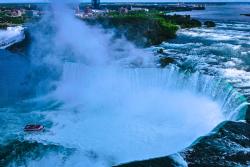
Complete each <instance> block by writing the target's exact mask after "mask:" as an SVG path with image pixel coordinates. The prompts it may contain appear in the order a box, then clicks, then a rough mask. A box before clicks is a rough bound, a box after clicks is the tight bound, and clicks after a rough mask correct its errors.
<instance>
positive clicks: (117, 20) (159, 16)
mask: <svg viewBox="0 0 250 167" xmlns="http://www.w3.org/2000/svg"><path fill="white" fill-rule="evenodd" d="M85 21H87V23H89V24H101V25H102V26H103V27H104V28H107V29H111V28H115V29H116V30H117V31H115V33H116V36H125V37H126V38H127V39H128V40H130V41H132V42H134V43H135V44H136V45H137V46H143V47H147V46H152V45H158V44H161V43H162V42H163V41H166V40H168V39H172V38H175V37H176V32H177V30H178V29H179V26H180V27H183V28H190V27H197V26H201V23H200V22H199V21H197V20H193V19H191V18H190V17H189V16H180V15H174V16H166V15H165V14H163V13H161V12H159V11H150V12H143V11H136V12H129V13H127V14H120V13H118V12H114V13H109V15H108V16H102V17H98V18H96V19H85Z"/></svg>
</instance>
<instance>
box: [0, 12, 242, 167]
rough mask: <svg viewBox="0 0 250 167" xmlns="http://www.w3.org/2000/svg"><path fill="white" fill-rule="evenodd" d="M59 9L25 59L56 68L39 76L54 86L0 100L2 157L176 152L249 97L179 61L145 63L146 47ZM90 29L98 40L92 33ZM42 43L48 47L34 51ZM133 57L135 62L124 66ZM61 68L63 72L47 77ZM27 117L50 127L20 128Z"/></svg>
mask: <svg viewBox="0 0 250 167" xmlns="http://www.w3.org/2000/svg"><path fill="white" fill-rule="evenodd" d="M57 10H58V11H57V12H55V13H56V16H55V17H59V18H57V20H56V21H57V22H56V24H57V25H56V28H55V30H57V31H58V32H57V33H56V35H55V36H53V40H52V39H49V40H48V39H47V36H46V37H44V36H42V37H44V38H41V35H43V33H44V32H43V31H42V30H43V29H42V28H41V29H39V30H40V31H41V33H40V34H39V35H38V36H37V39H36V40H37V41H38V42H37V43H36V44H37V45H36V47H34V46H33V49H32V51H31V52H32V55H31V57H32V58H31V59H32V60H31V61H30V62H31V63H33V64H35V65H36V66H35V67H37V66H42V67H44V68H47V67H48V66H49V65H52V66H53V68H55V69H56V68H59V70H58V71H56V72H55V71H53V70H49V72H47V73H46V75H48V76H40V77H41V78H40V79H41V80H44V81H45V82H43V84H44V83H45V84H49V85H50V83H51V82H53V85H55V87H54V89H49V90H50V92H49V94H47V95H45V96H43V97H34V99H30V100H26V101H21V102H20V103H18V104H16V105H13V106H10V107H6V108H1V110H0V111H1V112H0V114H1V117H0V121H1V122H3V124H1V125H0V130H1V131H0V132H1V136H3V138H2V139H1V140H0V144H1V145H3V147H1V149H2V150H3V152H4V151H6V152H7V153H6V152H4V153H6V154H4V156H5V159H6V161H4V163H5V164H7V165H9V166H24V165H25V166H36V167H37V166H52V165H53V166H84V167H88V166H89V167H93V166H95V167H110V166H112V165H116V164H118V163H123V162H127V161H133V160H140V159H146V158H152V157H156V156H165V155H167V154H171V153H175V152H177V151H179V150H181V149H183V148H185V147H187V146H188V145H190V144H191V143H192V142H193V141H194V140H195V139H197V138H198V137H200V136H202V135H205V134H207V133H209V131H210V130H211V129H212V128H214V127H215V126H216V125H217V124H218V123H220V122H221V121H223V120H226V119H227V120H238V119H242V117H243V116H242V113H244V112H245V110H246V106H247V102H246V99H245V98H244V96H242V95H241V94H240V93H239V92H237V91H236V90H235V89H234V88H233V87H232V86H231V85H230V84H228V83H226V82H225V81H224V80H223V79H221V78H219V77H217V76H209V75H204V74H201V73H199V72H196V73H193V74H191V73H186V72H184V71H182V69H179V68H178V67H176V66H168V67H167V68H165V69H159V68H144V67H148V64H150V67H152V64H154V62H153V60H154V58H152V55H148V54H146V53H148V52H144V50H141V49H137V48H135V47H134V46H133V45H131V44H128V42H127V41H123V40H121V41H120V42H119V41H118V42H117V41H116V42H117V43H116V42H113V43H115V44H112V42H110V41H111V40H110V35H107V34H104V33H103V32H102V31H100V30H99V29H94V28H93V27H92V28H91V27H88V26H87V25H85V24H82V23H81V22H80V21H79V20H77V21H76V20H75V18H74V19H72V18H71V15H66V17H63V16H64V14H62V13H63V12H61V11H60V9H57ZM60 14H61V15H60ZM57 15H58V16H57ZM65 22H66V23H69V24H67V25H65ZM46 23H47V22H46ZM43 25H46V24H43ZM72 27H74V28H75V29H74V31H72V33H69V32H71V28H72ZM39 28H40V27H39ZM93 31H94V32H95V34H97V37H99V40H96V39H94V38H91V37H92V34H91V33H90V32H93ZM45 32H47V30H46V31H45ZM69 34H70V35H69ZM89 34H91V35H89ZM85 35H86V39H84V40H83V41H82V40H81V39H79V37H81V36H85ZM48 37H50V35H48ZM54 40H55V41H56V40H57V41H58V43H56V44H55V42H53V41H54ZM88 40H89V41H88ZM51 41H52V42H51ZM100 41H101V42H100ZM88 42H89V43H88ZM46 43H48V44H46ZM41 45H42V46H43V47H44V48H45V49H44V50H41V51H40V50H39V51H40V52H38V48H39V49H40V47H41ZM82 45H84V46H83V47H82ZM173 45H174V44H173ZM173 45H171V46H173ZM192 45H193V44H192ZM198 45H199V44H198ZM93 46H94V48H93ZM96 48H97V49H96ZM107 48H108V49H107ZM121 48H122V49H121ZM93 49H95V50H93ZM98 49H99V50H100V51H99V50H98ZM184 49H185V48H184ZM186 49H187V50H188V49H189V48H186ZM120 50H122V51H120ZM64 51H67V52H65V53H67V54H66V55H65V53H64ZM172 51H175V50H174V49H173V48H172ZM34 53H35V54H34ZM68 53H70V54H68ZM138 55H139V56H138ZM142 55H143V56H142ZM176 55H177V56H180V55H178V54H176ZM60 56H62V57H60ZM138 57H139V62H140V63H137V62H138V61H137V60H138ZM180 57H181V56H180ZM145 59H146V60H147V61H143V60H145ZM65 60H68V61H72V62H73V63H72V62H71V63H69V62H65ZM86 60H87V61H86ZM135 62H136V63H135ZM143 62H149V63H146V64H147V65H145V64H143ZM106 63H107V64H108V65H107V64H106ZM131 63H132V64H134V65H135V66H138V68H125V67H129V64H131ZM33 64H32V65H33ZM44 64H45V65H44ZM124 66H125V67H124ZM35 67H33V68H35ZM61 67H62V69H60V68H61ZM139 67H140V68H139ZM53 68H52V69H53ZM38 71H39V70H38ZM61 71H62V76H61V78H60V79H58V78H57V77H51V76H53V75H55V74H54V73H56V75H57V73H60V72H61ZM11 74H12V73H11ZM11 76H12V75H11ZM42 77H44V78H42ZM10 78H12V79H13V77H10ZM47 78H49V79H47ZM51 78H53V79H52V81H51ZM54 78H56V79H54ZM14 81H15V80H14ZM41 87H42V86H41ZM39 88H40V87H39ZM46 90H47V89H46ZM46 93H47V91H46ZM31 122H32V123H33V122H35V123H40V124H43V125H44V126H45V127H46V129H47V131H46V132H44V133H40V134H26V133H24V132H22V129H23V127H24V126H25V125H26V124H28V123H31ZM6 127H8V128H6ZM10 148H15V150H18V151H17V152H18V155H16V154H14V155H13V154H12V152H10V151H9V150H10ZM6 155H7V156H6ZM0 163H1V162H0ZM7 165H6V166H7Z"/></svg>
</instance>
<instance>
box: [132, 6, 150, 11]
mask: <svg viewBox="0 0 250 167" xmlns="http://www.w3.org/2000/svg"><path fill="white" fill-rule="evenodd" d="M130 10H131V11H144V12H148V11H149V9H147V8H139V7H133V6H131V9H130Z"/></svg>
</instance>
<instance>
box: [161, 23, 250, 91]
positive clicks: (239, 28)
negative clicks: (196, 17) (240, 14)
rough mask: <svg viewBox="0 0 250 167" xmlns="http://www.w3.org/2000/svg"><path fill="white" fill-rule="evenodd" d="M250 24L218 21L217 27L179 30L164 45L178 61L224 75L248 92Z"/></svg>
mask: <svg viewBox="0 0 250 167" xmlns="http://www.w3.org/2000/svg"><path fill="white" fill-rule="evenodd" d="M249 26H250V25H249V23H247V22H239V23H217V27H216V28H205V27H202V28H194V29H185V30H180V31H179V32H178V34H179V36H178V37H177V39H175V40H173V41H171V42H167V43H163V44H162V47H163V48H165V52H166V53H167V54H168V56H170V57H173V58H175V59H176V61H177V62H178V64H179V65H181V66H182V65H184V66H185V67H186V66H188V67H190V68H192V70H194V71H199V72H203V73H205V74H209V75H215V76H222V77H224V78H225V79H226V80H227V81H228V82H229V83H232V84H233V86H235V87H236V88H237V90H238V91H240V92H242V93H243V94H244V95H246V96H248V95H249V92H250V91H249V89H246V88H247V85H249V83H250V79H249V78H250V77H249V76H250V73H249V62H250V60H249V53H250V50H249V48H250V43H249V39H250V35H249V33H248V32H249V30H250V29H249ZM190 41H192V42H190Z"/></svg>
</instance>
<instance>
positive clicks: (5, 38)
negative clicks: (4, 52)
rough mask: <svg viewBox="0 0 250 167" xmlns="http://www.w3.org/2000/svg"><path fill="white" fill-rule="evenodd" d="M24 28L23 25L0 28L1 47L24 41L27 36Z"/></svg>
mask: <svg viewBox="0 0 250 167" xmlns="http://www.w3.org/2000/svg"><path fill="white" fill-rule="evenodd" d="M23 30H24V29H23V27H21V26H17V27H8V28H7V30H0V49H5V48H7V47H8V46H10V45H12V44H14V43H17V42H20V41H22V40H23V39H24V38H25V35H24V32H23Z"/></svg>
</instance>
